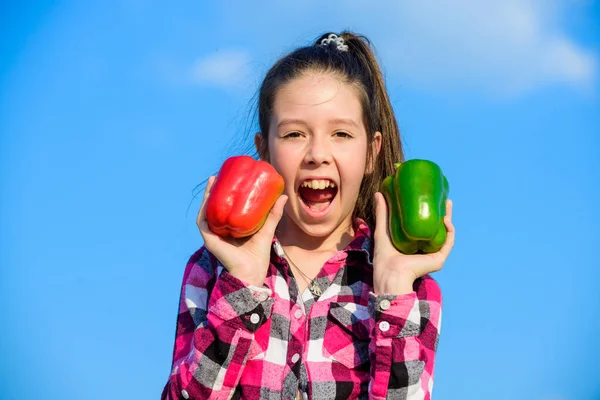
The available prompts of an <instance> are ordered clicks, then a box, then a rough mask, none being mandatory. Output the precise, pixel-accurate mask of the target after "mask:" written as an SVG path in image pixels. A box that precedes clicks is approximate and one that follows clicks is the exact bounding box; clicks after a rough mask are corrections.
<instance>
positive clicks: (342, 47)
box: [321, 33, 348, 51]
mask: <svg viewBox="0 0 600 400" xmlns="http://www.w3.org/2000/svg"><path fill="white" fill-rule="evenodd" d="M331 42H333V43H335V47H336V48H337V49H338V50H339V51H347V50H348V45H347V44H345V43H344V38H342V37H340V36H338V35H336V34H335V33H330V34H329V36H327V37H326V38H325V39H323V40H321V46H325V47H327V46H329V44H330V43H331Z"/></svg>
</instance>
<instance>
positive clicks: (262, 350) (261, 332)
mask: <svg viewBox="0 0 600 400" xmlns="http://www.w3.org/2000/svg"><path fill="white" fill-rule="evenodd" d="M270 333H271V319H270V318H269V319H268V320H267V321H266V322H265V323H264V324H263V325H262V326H261V327H260V328H258V329H257V330H256V332H254V337H253V338H252V342H251V343H250V349H249V351H248V360H249V361H252V360H264V359H265V356H266V354H267V347H268V346H269V336H270Z"/></svg>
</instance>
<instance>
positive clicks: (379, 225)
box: [373, 192, 388, 243]
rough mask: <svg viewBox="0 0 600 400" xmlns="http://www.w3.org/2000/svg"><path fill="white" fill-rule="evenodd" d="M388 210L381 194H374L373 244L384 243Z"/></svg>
mask: <svg viewBox="0 0 600 400" xmlns="http://www.w3.org/2000/svg"><path fill="white" fill-rule="evenodd" d="M387 225H388V209H387V203H386V201H385V197H383V194H382V193H381V192H377V193H375V232H374V234H373V238H374V239H375V243H377V242H382V243H384V242H385V240H386V239H387V238H386V236H388V232H387Z"/></svg>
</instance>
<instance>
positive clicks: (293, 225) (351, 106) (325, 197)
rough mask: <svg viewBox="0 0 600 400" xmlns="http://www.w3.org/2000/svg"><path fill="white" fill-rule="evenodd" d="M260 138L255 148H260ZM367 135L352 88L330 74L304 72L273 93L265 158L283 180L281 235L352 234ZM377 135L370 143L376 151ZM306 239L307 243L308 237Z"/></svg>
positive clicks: (297, 238)
mask: <svg viewBox="0 0 600 400" xmlns="http://www.w3.org/2000/svg"><path fill="white" fill-rule="evenodd" d="M260 137H261V136H260V135H257V140H258V141H257V145H258V146H260ZM367 142H368V138H367V132H366V131H365V126H364V123H363V119H362V106H361V104H360V101H359V98H358V96H357V94H356V92H355V89H354V88H353V87H352V86H350V85H348V84H346V83H343V82H342V81H341V80H340V79H338V78H336V77H335V76H333V75H331V74H324V73H320V74H319V73H307V74H304V75H303V76H301V77H300V78H297V79H294V80H292V81H290V82H289V83H287V84H286V85H284V86H282V87H281V88H280V89H279V90H278V91H277V93H276V96H275V101H274V105H273V114H272V117H271V122H270V127H269V134H268V157H269V160H270V162H271V164H272V165H273V166H274V167H275V169H276V170H277V171H278V172H279V173H280V174H281V175H282V176H283V178H284V180H285V192H284V193H285V194H286V195H287V196H288V197H289V200H288V202H287V204H286V206H285V213H284V216H283V218H282V227H283V228H284V230H283V231H284V235H286V236H287V235H292V236H291V237H288V239H292V238H293V239H294V241H296V242H297V241H298V240H302V239H307V237H310V238H321V239H326V238H328V237H330V236H331V235H333V236H334V237H332V239H339V238H341V236H342V235H343V234H344V233H350V234H352V220H351V218H352V212H353V210H354V206H355V204H356V200H357V197H358V193H359V189H360V185H361V182H362V180H363V176H364V174H365V171H366V167H367V165H366V157H367V146H368V143H367ZM380 143H381V134H380V133H379V132H377V133H376V134H375V136H374V140H373V142H372V145H373V146H374V150H375V154H377V153H378V151H379V146H380ZM309 241H310V239H309Z"/></svg>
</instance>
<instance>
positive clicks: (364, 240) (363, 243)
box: [272, 218, 373, 267]
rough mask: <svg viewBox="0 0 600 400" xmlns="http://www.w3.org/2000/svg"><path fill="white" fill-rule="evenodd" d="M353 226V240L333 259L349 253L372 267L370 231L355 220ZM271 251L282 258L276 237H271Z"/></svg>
mask: <svg viewBox="0 0 600 400" xmlns="http://www.w3.org/2000/svg"><path fill="white" fill-rule="evenodd" d="M354 226H355V227H356V229H355V233H354V238H353V239H352V240H351V241H350V243H348V245H347V246H346V247H345V248H344V249H343V250H340V251H338V252H337V253H336V254H335V255H334V256H333V257H339V256H340V253H342V252H343V253H346V255H350V253H357V254H364V256H365V261H366V262H367V263H368V264H369V266H371V267H372V266H373V257H372V252H373V240H372V237H371V230H370V229H369V226H368V225H367V224H366V222H365V221H364V220H363V219H361V218H357V219H356V220H355V224H354ZM272 243H273V250H274V251H275V254H276V255H277V256H278V257H279V258H280V259H283V258H284V253H283V249H282V248H281V244H280V243H279V240H277V238H276V237H273V242H272Z"/></svg>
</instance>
